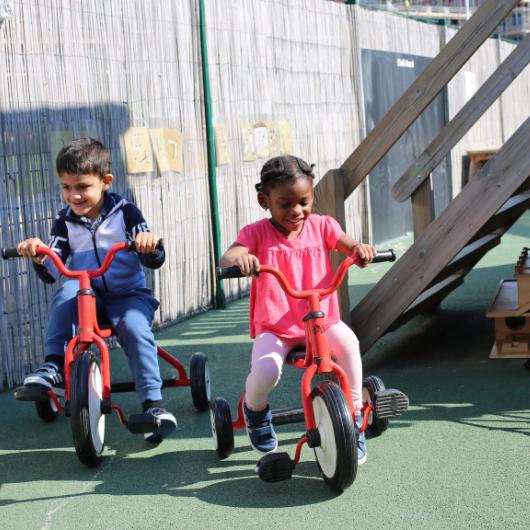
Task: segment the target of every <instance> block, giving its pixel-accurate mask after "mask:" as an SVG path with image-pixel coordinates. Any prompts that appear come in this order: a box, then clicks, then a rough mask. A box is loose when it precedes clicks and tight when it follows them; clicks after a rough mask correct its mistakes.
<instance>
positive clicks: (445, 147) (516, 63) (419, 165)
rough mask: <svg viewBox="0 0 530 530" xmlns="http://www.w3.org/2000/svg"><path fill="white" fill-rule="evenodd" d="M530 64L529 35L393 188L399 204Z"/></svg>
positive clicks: (415, 188) (417, 186)
mask: <svg viewBox="0 0 530 530" xmlns="http://www.w3.org/2000/svg"><path fill="white" fill-rule="evenodd" d="M529 62H530V35H528V36H527V37H525V39H524V40H522V41H521V42H520V44H519V45H518V46H517V47H516V48H515V49H514V50H513V52H512V53H511V54H510V55H509V56H508V57H507V58H506V59H505V60H504V61H503V63H502V64H501V65H500V66H499V68H498V69H497V70H495V72H493V74H492V75H491V76H490V77H489V78H488V79H487V81H486V82H485V83H484V84H483V85H482V86H481V87H480V88H479V90H477V92H476V93H475V94H474V95H473V97H472V98H471V99H470V100H469V101H468V102H467V103H466V104H465V105H464V106H463V107H462V109H461V110H460V111H459V112H458V114H457V115H456V116H455V117H454V118H453V119H452V120H451V121H450V122H449V123H448V124H447V125H445V127H443V129H442V130H441V131H440V133H439V134H438V136H437V137H436V138H435V139H434V140H433V141H432V142H431V144H430V145H429V146H428V147H427V148H426V149H425V151H424V152H423V153H422V154H421V155H420V156H419V157H418V159H417V160H416V162H414V163H413V164H412V165H411V166H410V167H409V168H408V169H407V171H405V173H403V175H402V176H401V177H400V179H399V180H398V181H397V182H396V183H395V184H394V187H393V188H392V196H393V197H394V199H396V200H397V201H399V202H403V201H405V200H407V199H408V198H409V197H410V196H411V195H412V194H413V193H414V192H415V191H416V190H417V189H418V188H419V186H420V185H421V184H422V182H423V181H424V180H425V179H426V178H427V177H428V176H429V174H430V173H431V172H432V171H433V170H434V169H435V168H436V166H437V165H438V164H439V163H440V162H441V161H442V160H443V159H444V158H445V156H446V155H447V153H448V152H449V151H450V150H451V148H453V147H454V146H455V145H456V144H457V143H458V142H459V141H460V139H461V138H462V137H463V136H464V135H465V134H466V133H467V131H469V129H471V127H472V126H473V125H474V124H475V123H476V122H477V121H478V120H479V118H480V117H481V116H482V115H483V114H484V112H485V111H486V110H487V109H488V108H489V107H490V105H491V104H492V103H493V102H494V101H495V100H496V99H497V98H498V97H499V95H500V94H502V92H503V91H504V90H505V89H506V87H508V86H509V85H510V83H511V82H512V81H513V80H514V79H515V78H516V77H517V76H518V75H519V74H520V73H521V71H522V70H523V69H524V68H525V66H526V65H527V64H528V63H529Z"/></svg>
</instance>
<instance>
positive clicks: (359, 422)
mask: <svg viewBox="0 0 530 530" xmlns="http://www.w3.org/2000/svg"><path fill="white" fill-rule="evenodd" d="M363 419H364V418H363V415H362V414H356V415H355V434H356V435H357V463H358V464H364V463H365V462H366V459H367V458H368V452H367V450H366V436H365V435H364V431H363V432H361V431H360V428H361V427H362V426H363Z"/></svg>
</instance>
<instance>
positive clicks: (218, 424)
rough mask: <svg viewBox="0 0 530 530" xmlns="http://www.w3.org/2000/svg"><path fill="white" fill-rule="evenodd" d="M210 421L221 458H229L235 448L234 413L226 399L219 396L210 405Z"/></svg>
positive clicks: (216, 448) (216, 447)
mask: <svg viewBox="0 0 530 530" xmlns="http://www.w3.org/2000/svg"><path fill="white" fill-rule="evenodd" d="M210 421H211V426H212V437H213V441H214V444H215V450H216V451H217V454H218V455H219V457H220V458H222V459H224V458H228V457H229V456H230V455H231V454H232V451H233V450H234V429H233V428H232V415H231V413H230V407H229V405H228V402H227V401H226V399H224V398H222V397H217V398H215V400H214V401H213V402H212V404H211V405H210Z"/></svg>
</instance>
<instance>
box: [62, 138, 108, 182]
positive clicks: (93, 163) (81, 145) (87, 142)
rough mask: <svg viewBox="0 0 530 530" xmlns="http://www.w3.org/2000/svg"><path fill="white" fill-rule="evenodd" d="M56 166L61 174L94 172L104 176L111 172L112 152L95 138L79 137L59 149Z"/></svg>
mask: <svg viewBox="0 0 530 530" xmlns="http://www.w3.org/2000/svg"><path fill="white" fill-rule="evenodd" d="M55 166H56V168H57V173H58V174H59V175H60V174H61V173H70V174H72V175H88V174H94V175H99V176H100V177H103V175H106V174H107V173H110V152H109V150H108V149H107V148H106V147H105V146H104V145H103V144H102V143H101V142H98V141H97V140H94V139H93V138H77V139H76V140H72V141H71V142H70V143H69V144H67V145H65V146H64V147H63V148H62V149H61V150H60V151H59V154H58V155H57V160H56V162H55Z"/></svg>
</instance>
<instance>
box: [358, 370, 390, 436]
mask: <svg viewBox="0 0 530 530" xmlns="http://www.w3.org/2000/svg"><path fill="white" fill-rule="evenodd" d="M384 389H385V384H384V383H383V381H382V379H381V378H380V377H377V376H376V375H369V376H368V377H366V378H365V379H364V380H363V402H368V403H372V402H373V401H374V396H375V393H376V392H379V390H384ZM387 429H388V418H378V417H377V416H376V414H375V412H371V413H370V416H369V418H368V426H367V428H366V434H367V435H368V437H369V438H376V437H377V436H381V435H382V434H383V433H384V432H385V431H386V430H387Z"/></svg>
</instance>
